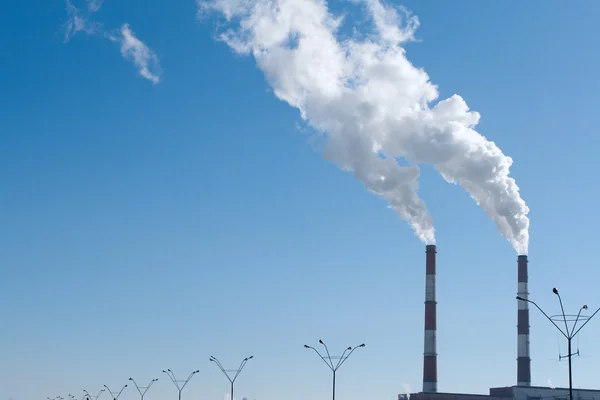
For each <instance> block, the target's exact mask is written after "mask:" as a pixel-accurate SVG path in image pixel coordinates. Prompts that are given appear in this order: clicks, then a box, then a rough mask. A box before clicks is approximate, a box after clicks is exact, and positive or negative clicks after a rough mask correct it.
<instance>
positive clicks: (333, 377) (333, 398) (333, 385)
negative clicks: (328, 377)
mask: <svg viewBox="0 0 600 400" xmlns="http://www.w3.org/2000/svg"><path fill="white" fill-rule="evenodd" d="M333 400H335V370H333Z"/></svg>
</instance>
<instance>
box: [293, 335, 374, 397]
mask: <svg viewBox="0 0 600 400" xmlns="http://www.w3.org/2000/svg"><path fill="white" fill-rule="evenodd" d="M319 343H321V344H322V345H323V347H324V348H325V352H326V354H327V356H324V355H322V354H321V353H319V351H318V350H317V349H315V348H314V347H312V346H309V345H307V344H305V345H304V348H306V349H311V350H313V351H314V352H315V353H317V355H318V356H319V357H320V358H321V360H323V362H324V363H325V365H327V368H329V369H330V370H331V372H332V373H333V382H332V386H333V387H332V394H333V400H335V375H336V372H337V370H338V369H339V368H340V367H341V366H342V365H343V364H344V362H346V360H347V359H348V357H350V355H352V353H354V350H356V349H358V348H359V347H365V344H364V343H363V344H361V345H358V346H354V347H348V348H346V349H345V350H344V352H343V353H342V355H341V356H340V357H339V359H338V362H337V363H336V364H335V365H334V363H333V358H332V356H331V354H330V353H329V349H328V348H327V345H326V344H325V343H324V342H323V341H322V340H319ZM347 352H348V354H346V353H347Z"/></svg>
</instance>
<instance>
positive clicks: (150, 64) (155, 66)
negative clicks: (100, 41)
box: [107, 24, 161, 84]
mask: <svg viewBox="0 0 600 400" xmlns="http://www.w3.org/2000/svg"><path fill="white" fill-rule="evenodd" d="M107 37H108V38H109V39H111V40H113V41H118V42H120V43H121V55H122V56H123V58H125V59H126V60H129V61H131V62H133V64H134V65H135V66H136V67H137V69H138V72H139V74H140V75H141V76H143V77H144V78H146V79H148V80H149V81H151V82H152V83H154V84H157V83H159V82H160V75H161V70H160V65H159V63H158V56H157V55H156V53H154V51H152V50H151V49H150V48H149V47H148V46H146V44H145V43H144V42H142V41H141V40H139V39H138V38H137V37H136V36H135V34H134V33H133V31H132V30H131V28H129V24H123V26H122V27H121V29H120V31H119V34H118V35H116V36H115V35H113V34H108V35H107Z"/></svg>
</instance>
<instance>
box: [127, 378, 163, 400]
mask: <svg viewBox="0 0 600 400" xmlns="http://www.w3.org/2000/svg"><path fill="white" fill-rule="evenodd" d="M129 380H130V381H131V382H133V384H134V385H135V388H136V389H137V391H138V392H140V396H141V400H144V395H145V394H146V392H147V391H148V389H150V387H152V385H154V382H156V381H157V380H158V378H156V379H152V380H151V381H150V383H148V386H138V384H137V382H136V381H135V379H133V378H129ZM142 390H143V392H142Z"/></svg>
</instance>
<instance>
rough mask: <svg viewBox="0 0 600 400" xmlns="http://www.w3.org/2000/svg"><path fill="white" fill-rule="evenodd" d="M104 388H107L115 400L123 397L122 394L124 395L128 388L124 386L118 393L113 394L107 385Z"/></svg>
mask: <svg viewBox="0 0 600 400" xmlns="http://www.w3.org/2000/svg"><path fill="white" fill-rule="evenodd" d="M104 387H105V388H106V390H108V393H110V395H111V396H112V398H113V400H119V396H120V395H121V393H123V390H125V388H126V387H127V385H124V386H123V387H122V388H121V390H120V391H119V392H118V393H117V392H113V391H112V390H110V389H109V388H108V386H106V385H104Z"/></svg>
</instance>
